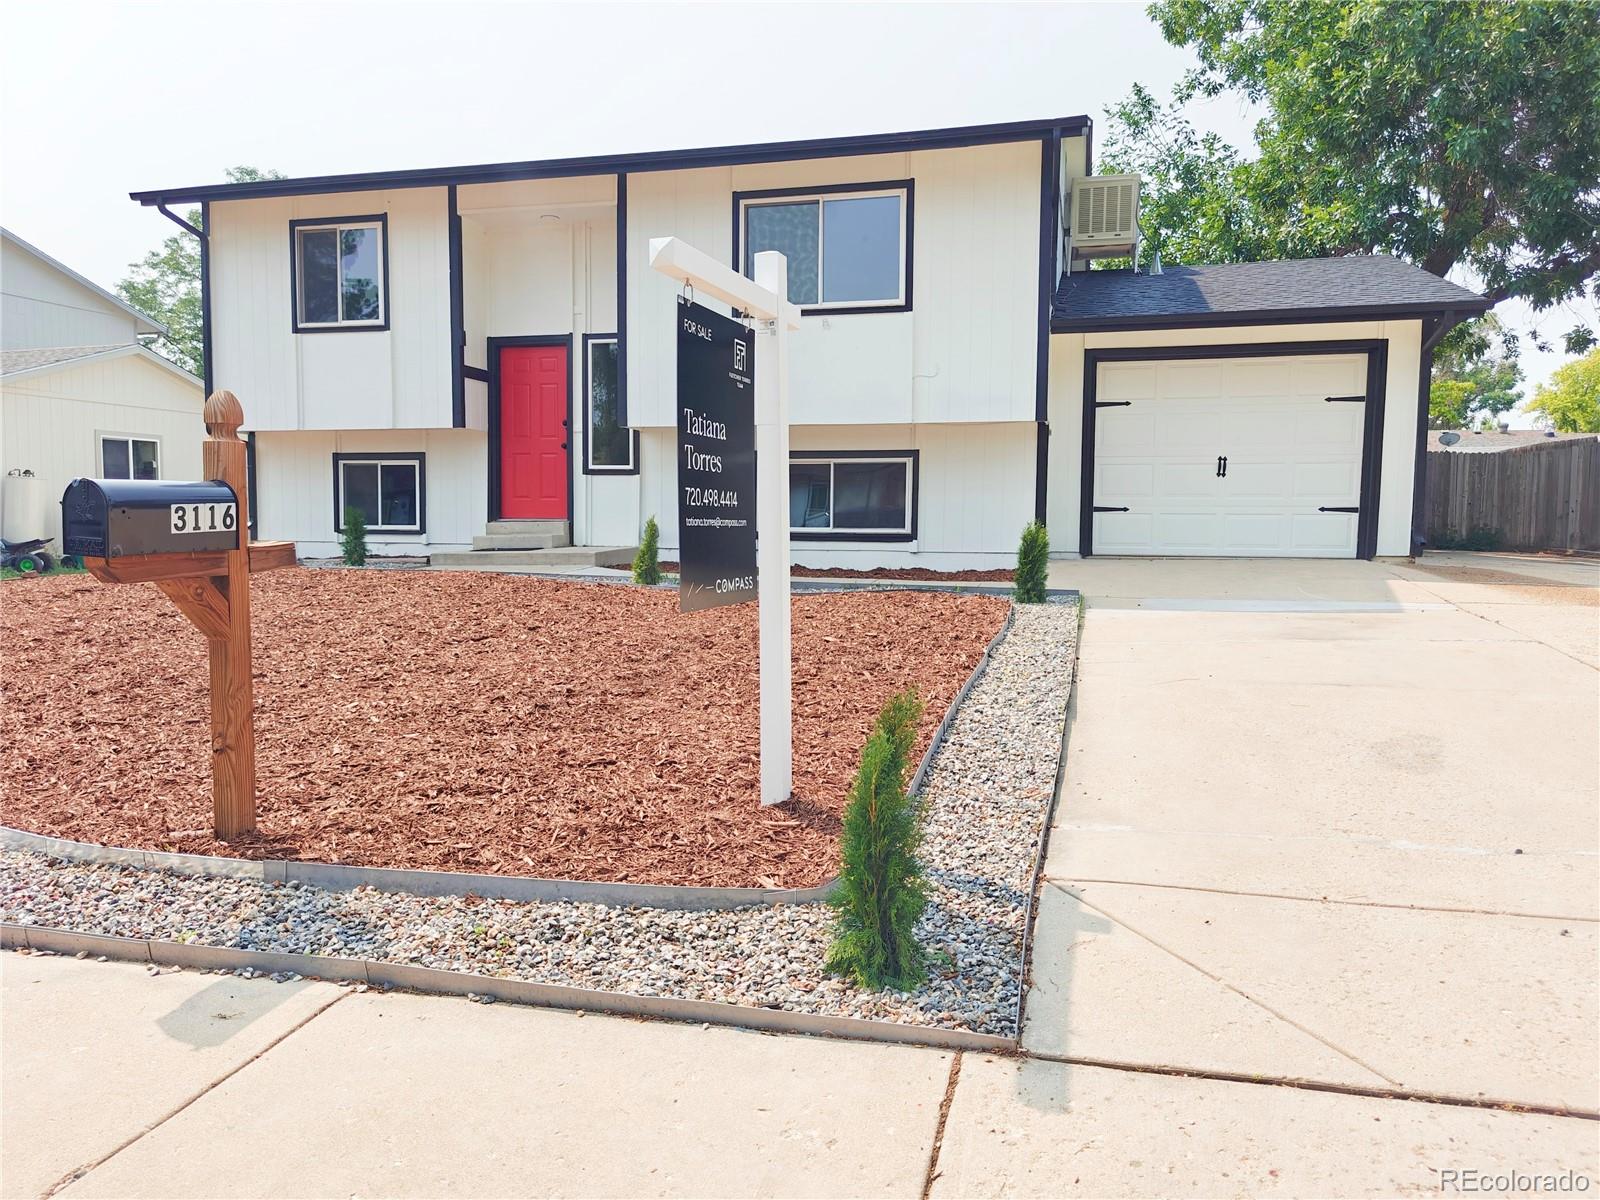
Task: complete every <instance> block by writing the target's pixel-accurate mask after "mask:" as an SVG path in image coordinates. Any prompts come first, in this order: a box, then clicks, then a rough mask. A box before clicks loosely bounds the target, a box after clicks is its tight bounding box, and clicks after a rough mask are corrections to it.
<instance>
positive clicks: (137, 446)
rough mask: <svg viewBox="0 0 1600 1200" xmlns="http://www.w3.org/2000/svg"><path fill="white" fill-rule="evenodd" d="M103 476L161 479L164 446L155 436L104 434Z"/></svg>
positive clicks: (102, 447) (103, 477)
mask: <svg viewBox="0 0 1600 1200" xmlns="http://www.w3.org/2000/svg"><path fill="white" fill-rule="evenodd" d="M100 478H102V479H160V478H161V447H160V446H159V445H158V444H157V443H156V442H155V441H154V439H151V438H136V437H120V436H118V435H116V434H101V435H100Z"/></svg>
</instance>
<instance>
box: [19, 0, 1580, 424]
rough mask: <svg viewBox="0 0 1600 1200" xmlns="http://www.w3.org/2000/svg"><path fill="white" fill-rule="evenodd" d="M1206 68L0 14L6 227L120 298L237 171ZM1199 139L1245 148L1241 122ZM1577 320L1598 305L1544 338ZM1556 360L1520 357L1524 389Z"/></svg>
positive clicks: (607, 33)
mask: <svg viewBox="0 0 1600 1200" xmlns="http://www.w3.org/2000/svg"><path fill="white" fill-rule="evenodd" d="M1192 63H1193V59H1192V56H1191V55H1190V54H1189V52H1188V51H1186V50H1183V49H1179V48H1176V47H1172V46H1169V45H1167V43H1166V42H1165V41H1163V40H1162V38H1161V35H1160V33H1159V31H1158V30H1157V29H1156V27H1155V25H1154V24H1153V23H1152V22H1151V21H1150V20H1149V18H1148V17H1147V16H1146V15H1145V12H1144V8H1143V6H1142V5H1141V4H1104V3H1082V4H1046V3H1038V4H915V3H902V4H853V3H828V4H777V3H749V2H747V3H740V4H711V3H697V4H678V3H659V4H647V5H635V4H606V3H587V4H536V3H526V2H522V3H517V2H511V0H504V2H500V3H484V2H481V0H457V2H454V3H451V2H447V0H431V2H427V3H395V2H392V0H390V2H384V0H371V2H365V0H344V2H332V3H329V2H326V0H317V2H314V3H312V2H307V3H301V2H298V0H288V2H278V3H262V2H260V0H210V2H208V3H188V2H180V0H114V2H90V0H0V222H3V223H4V224H5V226H6V227H7V228H9V229H11V230H12V231H13V232H14V233H16V234H17V235H19V236H20V237H22V238H24V239H26V240H28V241H30V242H33V243H34V244H35V245H37V246H38V247H40V249H42V250H44V251H45V252H46V253H49V254H51V255H53V256H54V257H56V258H58V259H60V260H61V261H63V262H65V263H66V264H67V265H68V266H70V267H72V268H73V269H74V270H77V271H79V272H80V273H82V274H84V275H87V276H88V277H89V278H91V279H94V280H95V281H97V282H99V283H102V284H104V285H106V286H110V285H112V284H114V283H115V282H116V280H118V279H119V278H121V277H122V276H123V275H124V274H126V270H127V266H128V264H129V263H130V262H132V261H134V260H135V259H137V258H139V257H141V256H142V255H143V253H144V252H145V251H146V250H148V249H151V248H153V247H154V246H156V245H157V244H158V243H159V242H160V240H161V239H162V238H164V237H166V236H167V235H168V234H169V233H171V232H173V228H174V227H173V226H172V225H170V224H169V223H168V222H167V221H166V220H165V219H164V218H163V217H161V216H160V214H158V213H157V212H156V211H155V210H154V209H151V208H142V207H140V206H138V205H136V204H134V203H133V202H132V201H130V200H129V199H128V198H127V193H128V192H130V191H135V190H140V189H147V188H156V187H175V186H180V185H187V184H200V183H211V182H218V181H221V180H222V179H223V172H224V170H225V169H226V168H228V167H231V166H235V165H239V164H248V165H251V166H256V167H261V168H269V167H271V168H276V169H278V170H280V171H283V172H284V173H286V174H288V175H291V176H297V175H318V174H327V173H335V172H346V171H373V170H383V169H395V168H410V167H429V166H451V165H460V164H470V163H480V162H498V161H506V160H516V159H530V158H550V157H560V156H565V155H576V154H602V153H618V152H628V151H643V150H670V149H683V148H688V147H695V146H715V145H723V144H729V143H737V142H760V141H779V140H786V139H790V138H810V137H829V136H836V135H842V134H860V133H884V132H890V131H897V130H907V129H926V128H936V127H940V126H947V125H967V124H977V123H981V122H987V121H1010V120H1024V119H1039V118H1051V117H1064V116H1075V115H1078V114H1088V115H1089V116H1091V117H1092V118H1094V119H1095V121H1096V124H1097V125H1099V126H1100V127H1101V128H1103V127H1104V120H1103V116H1104V109H1105V107H1106V106H1107V105H1109V104H1112V103H1114V102H1115V101H1116V100H1118V99H1120V98H1122V97H1123V96H1125V95H1127V93H1128V91H1129V90H1130V88H1131V87H1132V85H1133V84H1134V83H1135V82H1140V83H1143V84H1144V85H1145V86H1146V87H1148V88H1150V89H1151V90H1152V91H1153V92H1155V93H1156V94H1157V95H1163V94H1165V93H1167V92H1168V91H1169V90H1170V89H1171V87H1172V85H1173V84H1174V83H1176V82H1177V81H1178V79H1179V78H1181V76H1182V75H1183V73H1184V72H1185V71H1186V70H1187V69H1188V68H1189V67H1190V66H1191V65H1192ZM1191 116H1192V117H1193V119H1194V120H1195V122H1196V124H1197V125H1199V126H1201V127H1202V128H1204V129H1212V130H1215V131H1216V132H1218V133H1220V134H1221V135H1222V136H1223V137H1224V138H1226V139H1228V140H1229V141H1231V142H1232V143H1233V144H1235V145H1240V146H1249V145H1250V144H1251V136H1250V131H1251V128H1252V126H1253V123H1254V117H1253V114H1252V113H1250V112H1249V111H1248V110H1247V109H1246V108H1245V107H1244V106H1243V105H1241V103H1240V102H1239V101H1237V100H1235V99H1233V98H1229V97H1222V98H1218V99H1215V100H1210V101H1203V102H1197V103H1196V104H1195V105H1194V106H1193V108H1192V111H1191ZM1502 315H1503V316H1504V317H1506V318H1507V319H1508V320H1509V323H1510V324H1512V325H1513V326H1514V327H1516V328H1519V329H1526V328H1528V327H1530V324H1532V323H1533V322H1532V320H1531V314H1529V313H1528V312H1527V311H1526V309H1525V308H1512V307H1510V306H1503V307H1502ZM1584 319H1587V320H1589V321H1590V322H1591V323H1594V322H1596V320H1597V317H1596V314H1595V313H1594V310H1593V306H1592V305H1590V306H1587V312H1577V313H1574V312H1567V313H1559V312H1558V313H1554V314H1546V315H1545V316H1544V317H1543V318H1542V319H1541V320H1539V321H1538V322H1537V324H1538V325H1539V326H1540V327H1541V328H1543V329H1544V330H1545V332H1546V334H1547V336H1549V335H1559V334H1560V333H1561V332H1562V331H1564V330H1566V329H1567V328H1569V327H1570V326H1571V325H1573V324H1575V323H1577V322H1578V321H1580V320H1584ZM1562 360H1563V355H1561V354H1560V352H1559V349H1558V350H1557V352H1555V353H1553V354H1550V355H1539V354H1537V353H1536V352H1534V351H1533V350H1532V348H1531V347H1529V346H1525V348H1524V352H1523V363H1524V369H1525V371H1526V372H1527V373H1528V375H1529V378H1530V384H1531V383H1532V382H1537V381H1538V380H1540V379H1542V378H1544V377H1545V376H1547V375H1548V373H1549V371H1550V370H1551V369H1552V368H1553V367H1554V366H1555V365H1557V364H1558V363H1559V362H1560V361H1562ZM1528 390H1529V393H1530V394H1531V391H1532V388H1531V386H1530V387H1529V389H1528ZM1517 423H1519V424H1524V423H1526V422H1525V421H1519V422H1517Z"/></svg>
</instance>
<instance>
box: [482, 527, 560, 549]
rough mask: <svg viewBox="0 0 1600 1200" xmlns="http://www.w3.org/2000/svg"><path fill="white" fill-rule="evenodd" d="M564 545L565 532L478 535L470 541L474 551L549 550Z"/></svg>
mask: <svg viewBox="0 0 1600 1200" xmlns="http://www.w3.org/2000/svg"><path fill="white" fill-rule="evenodd" d="M566 544H567V535H566V531H565V530H563V531H562V532H560V533H480V534H479V535H478V536H476V537H475V538H473V539H472V549H473V550H474V551H483V550H549V549H551V548H552V547H555V546H565V545H566Z"/></svg>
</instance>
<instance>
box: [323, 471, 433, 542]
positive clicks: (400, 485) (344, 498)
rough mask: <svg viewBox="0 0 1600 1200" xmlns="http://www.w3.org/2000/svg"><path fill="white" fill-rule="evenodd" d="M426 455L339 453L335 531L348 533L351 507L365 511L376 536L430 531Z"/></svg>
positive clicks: (335, 477) (365, 515)
mask: <svg viewBox="0 0 1600 1200" xmlns="http://www.w3.org/2000/svg"><path fill="white" fill-rule="evenodd" d="M425 459H426V456H425V455H423V454H335V455H334V456H333V528H334V531H335V532H336V533H342V532H344V513H345V509H347V508H356V509H360V510H361V514H362V516H364V517H366V519H367V529H368V530H369V531H371V532H374V533H422V532H424V531H425V530H426V528H427V511H428V509H427V490H426V486H427V480H426V475H425V472H424V462H425Z"/></svg>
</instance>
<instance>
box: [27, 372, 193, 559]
mask: <svg viewBox="0 0 1600 1200" xmlns="http://www.w3.org/2000/svg"><path fill="white" fill-rule="evenodd" d="M203 399H204V398H203V397H202V396H201V394H200V388H199V386H198V385H195V384H191V383H187V382H185V381H184V380H183V379H182V378H180V377H179V376H177V375H175V374H173V373H172V372H171V371H169V370H168V369H167V368H165V367H162V366H159V365H157V364H155V363H152V362H149V361H147V360H145V359H144V358H142V357H141V356H140V355H139V354H137V353H134V354H128V355H123V356H121V357H118V358H113V359H106V360H103V361H100V362H93V363H85V364H84V365H83V366H80V367H68V368H64V369H62V370H60V371H51V372H49V373H47V374H40V375H30V376H27V377H25V378H22V379H17V380H14V381H12V382H10V383H4V384H0V477H3V476H4V475H5V473H6V472H8V471H11V470H13V469H19V468H26V469H28V470H31V471H33V472H34V474H35V475H37V476H39V478H40V479H41V481H42V483H41V486H42V487H43V489H44V491H45V496H46V504H45V523H46V528H45V529H44V530H42V531H41V533H40V534H39V535H37V536H43V537H53V538H59V537H60V536H61V508H60V504H59V503H58V502H59V500H60V499H61V493H62V491H63V490H64V489H65V488H66V486H67V483H68V482H69V481H71V480H72V479H73V478H75V477H77V476H80V475H85V476H97V475H99V474H101V466H100V445H99V435H100V434H102V433H107V434H122V435H124V436H129V437H140V438H153V439H154V440H155V441H156V442H158V443H159V444H160V451H159V468H160V472H161V477H162V478H163V479H198V478H200V443H201V441H202V440H203V439H204V437H205V426H204V425H203V424H202V423H201V420H200V409H201V405H202V402H203ZM3 503H4V500H3V498H0V504H3ZM59 548H60V545H59V542H58V543H57V549H59Z"/></svg>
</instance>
